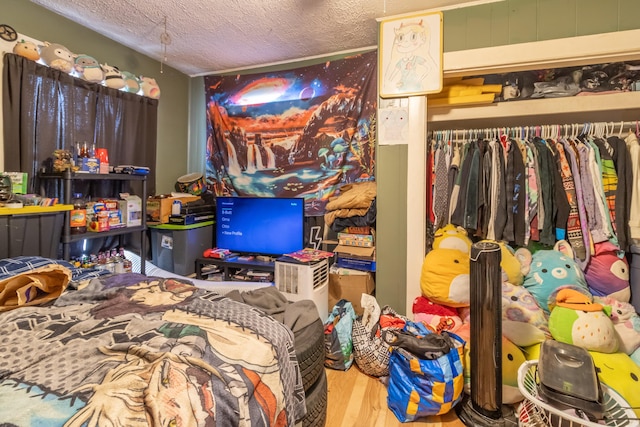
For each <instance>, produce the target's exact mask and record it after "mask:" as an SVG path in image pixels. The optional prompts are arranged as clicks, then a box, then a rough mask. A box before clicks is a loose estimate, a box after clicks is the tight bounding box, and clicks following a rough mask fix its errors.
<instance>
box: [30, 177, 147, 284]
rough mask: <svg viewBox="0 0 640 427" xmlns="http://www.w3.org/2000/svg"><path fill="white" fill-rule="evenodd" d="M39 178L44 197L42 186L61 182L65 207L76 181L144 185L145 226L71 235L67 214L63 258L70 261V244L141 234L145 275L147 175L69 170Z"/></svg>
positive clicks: (142, 267) (66, 214)
mask: <svg viewBox="0 0 640 427" xmlns="http://www.w3.org/2000/svg"><path fill="white" fill-rule="evenodd" d="M38 178H39V179H40V180H41V189H40V192H41V193H42V194H43V195H44V192H45V190H44V187H43V186H42V184H43V183H44V182H45V181H47V180H61V181H62V183H63V185H62V200H63V203H64V204H65V205H69V204H71V198H72V194H73V193H72V184H73V182H74V181H115V182H119V183H120V187H122V183H125V182H135V181H137V182H140V183H141V184H142V194H141V195H140V198H141V200H142V203H141V204H142V206H141V207H142V221H143V224H142V225H141V226H137V227H123V228H117V229H113V230H109V231H101V232H90V231H89V232H86V233H82V234H71V232H70V227H69V212H66V213H65V221H64V225H63V229H62V237H61V242H62V257H63V258H64V259H65V260H69V258H70V254H69V252H70V250H69V249H70V248H69V246H70V244H71V243H73V242H79V241H81V240H84V239H97V238H102V237H110V236H124V235H126V234H132V233H140V259H141V260H142V262H141V266H140V272H141V273H142V274H145V259H146V253H147V248H146V246H147V241H146V230H147V226H146V223H145V221H146V217H147V206H146V200H147V176H146V175H130V174H117V173H109V174H90V173H72V172H71V171H69V170H67V171H65V172H64V173H58V174H46V173H45V174H39V175H38Z"/></svg>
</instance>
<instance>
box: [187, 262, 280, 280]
mask: <svg viewBox="0 0 640 427" xmlns="http://www.w3.org/2000/svg"><path fill="white" fill-rule="evenodd" d="M206 265H216V266H218V267H220V268H221V269H222V272H223V275H224V280H225V281H233V280H234V279H233V274H234V273H235V272H236V271H239V270H244V269H246V270H255V271H264V272H269V273H271V274H273V272H274V270H275V262H266V261H257V260H251V261H242V260H239V259H237V258H232V259H229V260H224V259H216V258H198V259H196V278H197V279H204V278H205V277H204V276H205V275H206V274H203V271H202V269H203V267H204V266H206ZM271 281H273V280H271Z"/></svg>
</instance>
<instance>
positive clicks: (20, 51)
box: [13, 39, 40, 61]
mask: <svg viewBox="0 0 640 427" xmlns="http://www.w3.org/2000/svg"><path fill="white" fill-rule="evenodd" d="M13 53H15V54H16V55H19V56H24V57H25V58H27V59H30V60H32V61H37V60H38V59H40V52H38V46H36V44H35V43H33V42H30V41H27V40H24V39H22V40H20V41H19V42H16V44H15V46H13Z"/></svg>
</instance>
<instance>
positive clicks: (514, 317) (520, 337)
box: [502, 282, 551, 347]
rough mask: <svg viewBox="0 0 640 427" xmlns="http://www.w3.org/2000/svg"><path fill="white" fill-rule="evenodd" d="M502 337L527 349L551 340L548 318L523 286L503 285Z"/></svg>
mask: <svg viewBox="0 0 640 427" xmlns="http://www.w3.org/2000/svg"><path fill="white" fill-rule="evenodd" d="M502 335H504V336H505V337H507V338H508V339H509V340H510V341H512V342H513V343H514V344H515V345H518V346H520V347H527V346H530V345H534V344H536V343H540V342H542V341H545V340H547V339H549V338H551V334H550V333H549V325H548V321H547V316H546V315H545V314H544V311H542V309H541V308H540V307H539V306H538V303H537V302H536V300H535V298H533V295H531V294H530V293H529V291H528V290H527V289H526V288H525V287H523V286H515V285H512V284H511V283H509V282H503V283H502Z"/></svg>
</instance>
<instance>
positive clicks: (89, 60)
mask: <svg viewBox="0 0 640 427" xmlns="http://www.w3.org/2000/svg"><path fill="white" fill-rule="evenodd" d="M74 68H75V70H76V72H77V73H78V75H79V76H80V77H81V78H82V79H83V80H86V81H88V82H93V83H100V82H101V81H102V80H103V79H104V72H103V71H102V68H100V63H99V62H98V60H97V59H95V58H94V57H92V56H89V55H84V54H81V55H76V56H75V59H74Z"/></svg>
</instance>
